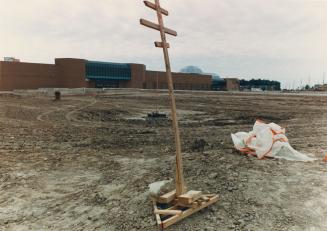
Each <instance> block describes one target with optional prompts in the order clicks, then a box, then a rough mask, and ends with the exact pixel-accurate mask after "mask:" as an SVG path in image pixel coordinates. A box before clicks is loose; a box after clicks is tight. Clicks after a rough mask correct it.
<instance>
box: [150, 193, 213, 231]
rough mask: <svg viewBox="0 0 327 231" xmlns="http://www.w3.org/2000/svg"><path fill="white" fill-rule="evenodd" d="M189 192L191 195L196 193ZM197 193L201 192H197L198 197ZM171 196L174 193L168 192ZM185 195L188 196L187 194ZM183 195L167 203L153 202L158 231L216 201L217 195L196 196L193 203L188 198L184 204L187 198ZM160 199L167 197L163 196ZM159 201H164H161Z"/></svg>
mask: <svg viewBox="0 0 327 231" xmlns="http://www.w3.org/2000/svg"><path fill="white" fill-rule="evenodd" d="M190 192H192V193H193V192H198V191H190ZM199 193H201V192H198V194H197V195H199ZM171 194H174V192H170V193H168V194H167V195H170V198H171ZM185 195H188V193H186V194H185ZM185 195H182V196H181V197H177V198H176V197H175V198H173V200H172V201H171V202H168V203H160V202H158V201H160V198H159V200H153V207H154V213H155V216H156V221H157V224H158V227H159V229H160V230H164V229H166V228H168V227H169V226H171V225H173V224H176V223H177V222H179V221H181V220H183V219H185V218H187V217H189V216H191V215H192V214H194V213H196V212H198V211H200V210H202V209H204V208H206V207H208V206H210V205H212V204H214V203H216V202H217V201H218V195H214V194H210V195H201V196H197V198H196V199H194V200H193V201H192V199H191V198H192V197H190V201H189V202H187V203H185V197H187V196H185ZM162 198H167V197H166V196H165V195H163V196H162ZM161 201H165V199H161Z"/></svg>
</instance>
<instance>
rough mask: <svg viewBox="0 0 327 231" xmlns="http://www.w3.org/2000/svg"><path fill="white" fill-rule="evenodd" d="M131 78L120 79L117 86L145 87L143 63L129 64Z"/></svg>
mask: <svg viewBox="0 0 327 231" xmlns="http://www.w3.org/2000/svg"><path fill="white" fill-rule="evenodd" d="M130 66H131V73H132V80H130V81H120V82H119V87H121V88H141V89H143V88H145V71H146V67H145V65H143V64H134V63H132V64H130Z"/></svg>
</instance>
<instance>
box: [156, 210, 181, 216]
mask: <svg viewBox="0 0 327 231" xmlns="http://www.w3.org/2000/svg"><path fill="white" fill-rule="evenodd" d="M154 213H155V214H159V215H181V214H182V210H171V209H163V210H160V209H155V210H154Z"/></svg>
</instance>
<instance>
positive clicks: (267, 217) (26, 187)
mask: <svg viewBox="0 0 327 231" xmlns="http://www.w3.org/2000/svg"><path fill="white" fill-rule="evenodd" d="M156 105H158V107H159V109H160V111H167V112H168V111H169V101H168V98H167V93H166V92H160V93H156V92H154V91H144V90H112V91H111V92H108V93H105V94H98V95H88V96H63V98H62V100H61V101H59V102H55V101H53V100H52V98H50V97H45V96H22V95H14V94H0V131H1V133H0V138H1V139H0V230H1V231H4V230H6V231H7V230H8V231H25V230H69V231H70V230H106V231H108V230H109V231H135V230H141V231H155V230H158V228H157V226H156V223H155V220H154V216H153V211H152V206H151V202H150V200H149V198H148V185H149V184H150V183H153V182H155V181H160V180H165V179H170V178H172V177H173V176H174V143H173V137H172V133H171V129H170V122H169V121H166V122H165V121H163V122H160V123H149V122H148V121H146V120H145V119H144V117H145V116H146V114H147V113H148V112H152V111H153V110H155V108H156ZM177 106H178V109H179V117H180V127H181V136H182V142H183V152H184V154H183V160H184V168H185V169H184V170H185V178H186V182H187V185H188V188H189V189H194V190H202V191H204V192H210V193H218V194H219V195H220V200H219V202H218V203H217V204H215V205H213V206H211V207H210V208H208V209H205V210H203V211H201V212H199V213H197V214H195V215H193V216H192V217H190V218H188V219H186V220H184V221H182V222H180V223H178V224H177V225H174V226H173V227H171V228H170V229H168V230H172V231H173V230H176V231H177V230H179V231H184V230H191V231H197V230H198V231H200V230H203V231H204V230H207V231H210V230H220V231H223V230H254V231H262V230H278V231H280V230H287V231H288V230H308V231H316V230H327V164H326V163H324V162H323V161H322V158H323V157H324V156H325V155H327V96H319V95H318V96H313V95H307V96H304V95H282V94H263V93H255V94H251V93H218V92H190V91H184V92H178V93H177ZM257 118H260V119H263V120H265V121H268V122H270V121H272V122H276V123H279V124H281V125H283V126H285V127H286V129H287V136H288V138H289V139H290V143H291V144H292V145H293V147H294V148H295V149H297V150H298V151H301V152H304V153H311V154H312V155H313V156H315V157H317V158H318V159H319V160H318V161H316V162H314V163H299V162H290V161H284V160H273V159H267V160H258V159H256V158H254V157H247V156H244V155H242V154H239V153H238V152H237V151H235V150H234V149H233V144H232V141H231V137H230V134H231V133H234V132H238V131H249V130H251V128H252V125H253V123H254V122H255V120H256V119H257ZM199 139H204V140H205V141H206V142H207V145H206V147H205V150H204V152H201V151H195V150H194V149H193V148H192V147H193V146H194V142H195V141H196V140H199Z"/></svg>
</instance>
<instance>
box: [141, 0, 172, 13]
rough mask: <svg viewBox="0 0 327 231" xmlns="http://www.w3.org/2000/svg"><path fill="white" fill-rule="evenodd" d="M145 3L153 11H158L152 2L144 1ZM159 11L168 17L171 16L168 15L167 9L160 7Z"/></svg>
mask: <svg viewBox="0 0 327 231" xmlns="http://www.w3.org/2000/svg"><path fill="white" fill-rule="evenodd" d="M143 2H144V4H145V5H146V6H147V7H149V8H151V9H153V10H157V9H158V7H157V6H156V4H154V3H152V2H149V1H143ZM159 10H160V11H161V13H162V14H164V15H166V16H168V14H169V13H168V10H165V9H163V8H161V7H160V9H159Z"/></svg>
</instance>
